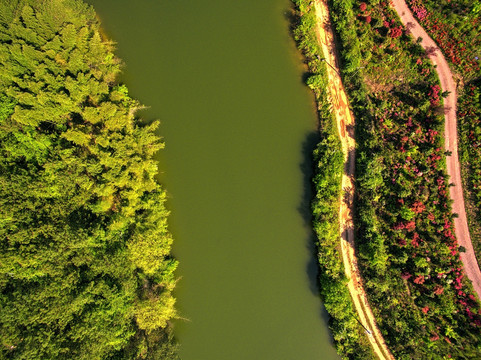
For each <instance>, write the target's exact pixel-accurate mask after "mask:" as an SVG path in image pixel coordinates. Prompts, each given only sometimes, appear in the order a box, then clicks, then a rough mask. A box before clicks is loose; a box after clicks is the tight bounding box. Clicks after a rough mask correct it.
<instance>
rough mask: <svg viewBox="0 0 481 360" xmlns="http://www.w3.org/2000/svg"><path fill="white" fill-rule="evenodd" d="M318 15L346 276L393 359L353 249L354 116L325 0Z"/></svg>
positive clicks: (363, 318) (373, 339) (382, 351)
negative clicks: (333, 126) (338, 165)
mask: <svg viewBox="0 0 481 360" xmlns="http://www.w3.org/2000/svg"><path fill="white" fill-rule="evenodd" d="M314 6H315V10H316V16H317V34H318V40H319V44H320V45H321V48H322V52H323V56H324V59H325V61H326V62H327V64H328V66H327V74H328V79H329V94H330V95H329V97H330V99H329V100H330V102H331V105H332V110H333V112H334V115H335V118H336V123H337V128H338V131H339V135H340V137H341V142H342V150H343V153H344V173H343V175H342V189H343V191H342V195H341V206H340V210H339V211H340V214H339V215H340V234H341V251H342V258H343V263H344V269H345V272H346V276H347V278H348V279H349V282H348V287H349V292H350V293H351V297H352V300H353V303H354V306H355V308H356V311H357V313H358V316H359V321H360V323H361V324H362V326H363V327H364V328H365V329H367V330H368V338H369V341H370V343H371V345H372V347H373V350H374V352H375V353H376V355H377V356H378V357H379V359H394V357H393V356H392V354H391V353H390V351H389V349H388V348H387V346H386V343H385V341H384V338H383V337H382V334H381V332H380V331H379V328H378V327H377V324H376V320H375V318H374V315H373V313H372V310H371V308H370V306H369V303H368V301H367V297H366V293H365V291H364V287H363V284H362V279H361V276H360V273H359V270H358V265H357V258H356V254H355V250H354V225H353V221H352V216H353V201H352V200H353V199H354V170H355V159H356V150H355V139H354V132H353V129H354V116H353V114H352V112H351V110H350V108H349V103H348V100H347V96H346V93H345V91H344V87H343V85H342V81H341V78H340V76H339V63H338V59H337V55H336V48H335V43H334V36H333V31H332V27H331V24H330V20H329V10H328V7H327V1H326V0H316V1H315V2H314Z"/></svg>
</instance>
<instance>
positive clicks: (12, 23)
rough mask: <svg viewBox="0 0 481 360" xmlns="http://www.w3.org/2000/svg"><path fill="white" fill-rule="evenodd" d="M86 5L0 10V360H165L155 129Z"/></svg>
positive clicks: (64, 1)
mask: <svg viewBox="0 0 481 360" xmlns="http://www.w3.org/2000/svg"><path fill="white" fill-rule="evenodd" d="M121 65H122V64H121V61H120V60H119V59H118V58H116V57H115V56H114V54H113V44H112V43H111V42H110V41H108V40H106V39H105V38H103V37H102V35H101V33H100V31H99V22H98V20H97V19H96V15H95V13H94V11H93V9H92V8H91V7H90V6H87V5H86V4H85V3H83V2H82V1H77V0H11V1H2V2H1V3H0V152H1V156H0V183H1V186H0V192H1V193H0V201H1V205H0V214H1V217H0V238H1V245H0V246H1V251H0V269H1V270H0V289H1V293H0V294H1V295H0V333H1V334H2V336H1V348H0V354H1V355H0V358H2V359H5V358H8V359H89V360H90V359H116V360H117V359H159V358H162V359H170V358H176V355H175V345H174V343H173V341H172V335H171V330H170V324H169V320H170V319H172V318H175V317H176V311H175V308H174V303H175V300H174V298H173V297H172V290H173V288H174V285H175V282H176V279H175V276H174V270H175V269H176V266H177V262H176V260H174V259H172V258H171V256H170V255H169V253H170V248H171V244H172V237H171V234H170V233H169V230H168V227H167V217H168V211H167V210H166V208H165V199H166V193H165V191H164V190H163V189H162V187H161V186H160V185H159V184H158V183H157V182H156V181H155V178H154V177H155V175H156V173H157V171H158V169H157V163H156V162H155V161H154V160H153V155H154V154H155V153H156V152H157V151H158V150H159V149H161V148H162V147H163V143H162V140H161V139H160V138H159V137H158V136H157V135H155V129H156V128H157V126H158V122H151V123H148V124H146V122H144V121H140V119H138V118H137V117H136V111H137V110H138V109H139V108H141V105H140V104H139V102H138V101H136V100H134V99H132V98H131V97H129V94H128V90H127V88H126V87H125V86H124V85H122V84H119V83H118V82H117V80H116V79H117V77H118V75H119V72H120V69H121Z"/></svg>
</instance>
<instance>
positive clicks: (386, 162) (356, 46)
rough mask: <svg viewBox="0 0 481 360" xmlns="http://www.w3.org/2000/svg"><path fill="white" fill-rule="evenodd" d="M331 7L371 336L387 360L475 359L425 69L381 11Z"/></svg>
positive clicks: (431, 79) (338, 1)
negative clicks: (352, 147)
mask: <svg viewBox="0 0 481 360" xmlns="http://www.w3.org/2000/svg"><path fill="white" fill-rule="evenodd" d="M362 2H364V3H365V5H366V6H365V8H364V5H363V6H362V7H361V6H360V4H361V3H362ZM330 7H331V14H332V19H333V22H334V25H335V27H336V30H337V32H338V34H339V38H340V39H341V41H342V57H343V59H344V62H342V63H341V66H342V69H341V71H342V73H343V74H344V75H345V76H344V77H345V80H346V79H349V81H344V85H345V87H346V89H347V90H348V95H349V97H350V101H351V105H352V107H353V111H354V113H355V115H356V140H357V144H358V149H357V150H358V151H357V154H358V156H357V160H356V177H357V183H356V188H357V191H358V194H357V195H358V196H357V202H356V212H357V214H356V218H355V225H356V231H357V237H356V239H357V241H356V242H357V246H358V249H357V250H358V259H359V265H360V268H361V272H362V276H363V278H364V280H365V284H366V289H367V291H368V295H369V301H370V303H371V307H372V309H373V312H374V314H375V316H376V320H377V322H378V325H379V327H380V330H381V331H382V333H383V336H384V338H385V339H386V342H387V344H388V346H389V348H390V350H391V351H392V352H393V354H394V356H395V358H401V359H442V358H445V357H447V356H450V357H452V358H459V359H474V358H476V357H477V356H478V355H479V351H480V349H481V337H480V335H479V328H480V326H481V318H480V314H481V311H480V305H479V302H478V301H477V299H476V297H475V296H474V292H473V289H472V287H471V285H470V284H469V283H468V282H467V281H465V279H464V275H463V273H462V264H461V262H460V259H459V253H458V245H457V242H456V238H455V237H454V228H453V223H452V214H451V207H450V205H451V203H450V200H449V197H448V179H447V175H446V171H445V160H444V155H445V154H444V151H443V148H444V144H443V137H442V134H443V126H444V124H443V121H442V120H443V117H442V116H440V114H441V112H440V108H439V107H440V105H441V101H442V99H440V98H439V96H438V94H439V83H438V79H437V78H436V76H435V71H434V69H433V66H432V64H431V63H430V62H429V61H428V59H427V58H426V55H425V54H424V52H423V51H422V49H421V48H420V47H419V46H418V44H416V42H415V41H414V39H412V38H410V37H409V36H408V33H407V32H406V30H405V29H404V28H403V27H402V26H401V24H400V21H399V19H398V17H397V15H396V14H395V13H394V12H393V10H392V9H391V8H390V7H389V6H388V3H387V2H379V1H377V0H371V1H358V0H332V1H331V2H330ZM362 8H364V10H363V9H362ZM357 63H358V64H360V67H359V68H358V69H357V70H355V69H353V68H352V64H357Z"/></svg>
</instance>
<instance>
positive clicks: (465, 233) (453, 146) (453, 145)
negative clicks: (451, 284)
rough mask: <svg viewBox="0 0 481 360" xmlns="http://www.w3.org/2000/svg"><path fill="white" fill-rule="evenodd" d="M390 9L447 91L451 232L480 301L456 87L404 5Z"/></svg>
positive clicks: (396, 0) (395, 0)
mask: <svg viewBox="0 0 481 360" xmlns="http://www.w3.org/2000/svg"><path fill="white" fill-rule="evenodd" d="M391 6H392V7H393V8H394V9H395V10H396V12H397V13H398V15H399V17H400V18H401V21H402V23H403V25H404V26H405V27H406V28H407V29H410V31H411V34H412V36H413V37H414V39H418V38H419V37H421V38H422V39H423V40H422V42H421V46H422V47H423V48H424V49H425V50H426V52H427V54H428V57H429V59H431V61H432V62H433V64H434V65H435V66H436V71H437V73H438V76H439V79H440V81H441V88H442V90H443V92H444V91H449V95H448V97H447V98H445V99H444V117H445V125H444V137H445V147H446V151H449V152H451V156H447V157H446V165H447V172H448V175H449V178H450V180H451V182H452V183H453V184H454V185H455V186H451V187H449V194H450V197H451V199H452V200H453V212H454V213H456V214H458V217H457V218H454V229H455V235H456V238H457V240H458V244H459V245H460V246H463V247H464V248H465V249H466V252H464V253H460V255H461V261H462V262H463V265H464V270H465V272H466V276H467V277H468V279H469V280H471V282H472V283H473V287H474V290H475V291H476V293H477V294H478V298H479V299H481V271H480V270H479V266H478V263H477V261H476V257H475V255H474V249H473V245H472V243H471V237H470V236H469V229H468V222H467V219H466V211H465V207H464V197H463V187H462V182H461V168H460V165H459V156H458V133H457V125H456V99H457V97H456V84H455V83H454V80H453V75H452V73H451V70H450V69H449V65H448V62H447V61H446V59H445V58H444V56H443V54H442V52H441V50H440V49H439V48H438V46H437V45H436V43H435V42H434V41H433V40H432V39H431V38H430V37H429V35H428V34H427V33H426V31H424V29H423V28H422V26H421V25H419V23H418V22H417V21H416V19H414V17H413V15H412V13H411V11H410V10H409V8H408V6H407V5H406V2H405V1H404V0H391Z"/></svg>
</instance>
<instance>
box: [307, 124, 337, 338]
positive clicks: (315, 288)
mask: <svg viewBox="0 0 481 360" xmlns="http://www.w3.org/2000/svg"><path fill="white" fill-rule="evenodd" d="M319 141H320V136H319V133H318V132H317V131H313V132H310V133H308V134H307V135H306V139H305V140H304V142H303V144H302V162H301V164H300V169H301V171H302V175H303V181H302V183H303V192H302V198H301V203H300V205H299V207H298V211H299V213H300V214H301V216H302V218H303V220H304V224H305V226H306V227H308V228H309V234H308V236H307V238H306V243H305V246H306V249H307V251H308V253H309V261H308V263H307V264H306V274H307V277H308V280H309V289H310V291H311V293H312V294H313V295H315V296H317V297H319V299H320V288H319V263H318V260H317V246H316V242H317V238H316V234H315V233H314V230H313V228H312V210H311V203H312V200H313V198H314V187H313V184H312V178H313V176H314V165H315V164H314V158H313V151H314V149H315V148H316V146H317V144H318V143H319ZM319 305H321V304H319ZM319 317H320V319H321V320H322V321H323V322H324V323H325V324H326V325H327V324H328V322H329V314H328V313H327V311H326V310H325V308H324V306H319ZM330 342H331V344H332V343H333V339H332V337H331V338H330Z"/></svg>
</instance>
